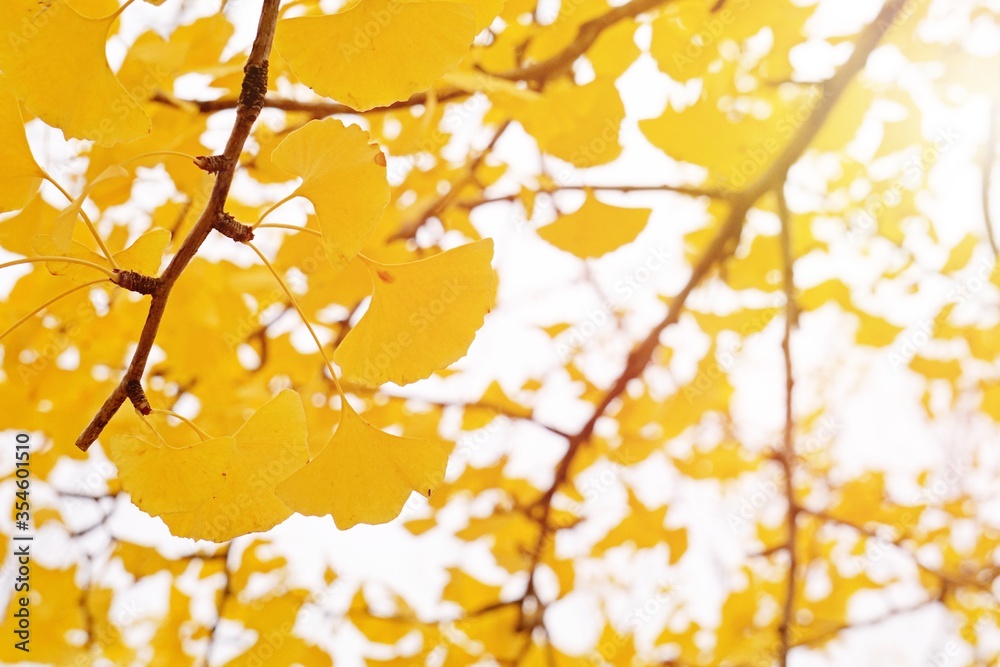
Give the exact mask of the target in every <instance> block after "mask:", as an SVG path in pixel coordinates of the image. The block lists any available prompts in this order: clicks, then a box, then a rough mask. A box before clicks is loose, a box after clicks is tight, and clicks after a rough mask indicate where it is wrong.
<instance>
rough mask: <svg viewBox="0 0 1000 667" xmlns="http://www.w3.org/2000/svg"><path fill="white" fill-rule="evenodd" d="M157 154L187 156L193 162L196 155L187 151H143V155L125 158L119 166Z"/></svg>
mask: <svg viewBox="0 0 1000 667" xmlns="http://www.w3.org/2000/svg"><path fill="white" fill-rule="evenodd" d="M155 155H173V156H176V157H182V158H186V159H188V160H191V161H192V162H194V160H195V156H193V155H188V154H187V153H182V152H180V151H150V152H148V153H143V154H142V155H136V156H134V157H130V158H129V159H127V160H125V161H124V162H122V163H121V164H120V165H118V166H120V167H124V166H125V165H127V164H132V163H133V162H135V161H136V160H142V159H143V158H147V157H153V156H155Z"/></svg>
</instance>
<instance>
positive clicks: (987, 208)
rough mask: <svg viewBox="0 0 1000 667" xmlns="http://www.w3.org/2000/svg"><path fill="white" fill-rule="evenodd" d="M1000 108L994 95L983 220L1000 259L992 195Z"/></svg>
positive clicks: (986, 156)
mask: <svg viewBox="0 0 1000 667" xmlns="http://www.w3.org/2000/svg"><path fill="white" fill-rule="evenodd" d="M998 108H1000V99H998V98H997V97H994V98H993V99H992V100H991V101H990V108H989V111H988V112H987V113H988V114H989V115H988V119H987V122H988V123H989V126H990V131H989V133H988V135H987V139H986V150H985V155H983V185H982V201H983V220H984V221H985V223H986V238H987V239H988V240H989V242H990V248H991V249H992V250H993V256H994V257H995V258H998V259H1000V246H998V245H997V239H996V232H995V231H994V230H993V214H992V211H991V209H992V198H991V197H990V186H992V185H993V163H994V162H995V161H996V157H997V110H998Z"/></svg>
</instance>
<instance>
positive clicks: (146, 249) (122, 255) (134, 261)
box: [114, 229, 170, 276]
mask: <svg viewBox="0 0 1000 667" xmlns="http://www.w3.org/2000/svg"><path fill="white" fill-rule="evenodd" d="M169 243H170V232H168V231H167V230H166V229H151V230H149V231H148V232H146V233H145V234H143V235H142V236H140V237H139V238H137V239H136V240H135V243H133V244H132V245H130V246H129V247H128V248H126V249H125V250H122V251H121V252H116V253H115V254H114V258H115V262H117V263H118V266H119V267H121V268H122V269H128V270H129V271H135V272H136V273H141V274H142V275H144V276H155V275H157V274H159V272H160V263H161V262H162V261H163V252H164V251H165V250H166V249H167V245H168V244H169Z"/></svg>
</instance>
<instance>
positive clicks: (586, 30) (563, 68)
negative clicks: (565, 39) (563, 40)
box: [493, 0, 671, 82]
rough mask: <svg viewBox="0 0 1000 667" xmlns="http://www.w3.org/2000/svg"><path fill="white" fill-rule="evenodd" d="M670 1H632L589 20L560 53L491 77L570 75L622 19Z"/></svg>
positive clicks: (526, 78)
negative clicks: (603, 35) (589, 51)
mask: <svg viewBox="0 0 1000 667" xmlns="http://www.w3.org/2000/svg"><path fill="white" fill-rule="evenodd" d="M670 1H671V0H632V2H628V3H626V4H624V5H620V6H618V7H615V8H614V9H611V10H610V11H608V12H605V13H604V14H601V15H600V16H598V17H596V18H593V19H590V20H589V21H587V22H586V23H584V24H582V25H581V26H580V28H579V29H578V30H577V33H576V37H575V38H574V39H573V41H572V42H570V43H569V45H568V46H567V47H566V48H564V49H563V50H562V51H559V52H558V53H556V54H555V55H553V56H551V57H549V58H547V59H546V60H543V61H541V62H538V63H532V64H530V65H525V66H523V67H516V68H514V69H511V70H508V71H506V72H496V73H493V76H496V77H499V78H501V79H508V80H510V81H535V82H543V81H546V80H547V79H549V78H552V77H553V76H557V75H559V74H562V73H564V72H567V71H569V68H570V67H571V66H572V65H573V63H574V62H576V59H577V58H579V57H580V56H582V55H583V54H585V53H586V52H587V50H588V49H590V47H591V46H593V45H594V42H596V41H597V39H598V37H600V36H601V35H602V34H603V33H604V31H605V30H607V29H608V28H610V27H612V26H613V25H615V24H616V23H619V22H621V21H624V20H625V19H631V18H635V17H636V16H638V15H639V14H642V13H644V12H648V11H649V10H651V9H655V8H657V7H659V6H660V5H665V4H667V3H668V2H670Z"/></svg>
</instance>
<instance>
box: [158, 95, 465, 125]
mask: <svg viewBox="0 0 1000 667" xmlns="http://www.w3.org/2000/svg"><path fill="white" fill-rule="evenodd" d="M473 92H474V91H467V90H463V89H461V88H454V89H449V90H443V91H438V92H436V93H435V95H434V97H435V99H436V100H437V101H438V102H444V101H448V100H453V99H457V98H460V97H468V96H470V95H472V94H473ZM153 101H154V102H159V103H160V104H166V105H167V106H172V107H177V108H184V107H194V108H195V109H197V110H198V112H199V113H215V112H216V111H226V110H228V109H235V108H236V105H237V103H238V99H237V98H235V97H220V98H219V99H217V100H187V99H177V98H173V97H170V96H169V95H166V94H164V93H157V94H156V95H154V96H153ZM427 102H428V95H427V93H426V92H424V93H417V94H416V95H413V96H411V97H410V98H409V99H405V100H402V101H400V102H394V103H392V104H388V105H386V106H380V107H374V108H372V109H368V110H365V111H358V110H356V109H354V108H353V107H350V106H348V105H346V104H341V103H340V102H333V101H330V100H323V99H320V100H309V101H304V100H292V99H288V98H282V97H274V96H272V95H268V96H266V97H265V98H264V108H266V109H278V110H279V111H291V112H302V113H308V114H310V115H312V116H313V117H314V118H325V117H327V116H336V115H339V114H374V113H380V112H385V111H394V110H397V109H407V108H409V107H415V106H423V105H425V104H427Z"/></svg>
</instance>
